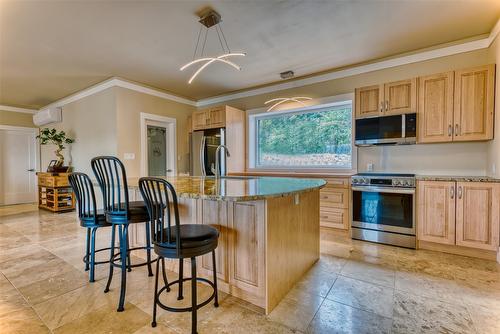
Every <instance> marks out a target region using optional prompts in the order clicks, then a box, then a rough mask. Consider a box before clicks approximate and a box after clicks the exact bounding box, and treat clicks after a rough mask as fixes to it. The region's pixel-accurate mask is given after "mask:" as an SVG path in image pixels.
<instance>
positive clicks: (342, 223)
mask: <svg viewBox="0 0 500 334" xmlns="http://www.w3.org/2000/svg"><path fill="white" fill-rule="evenodd" d="M325 180H326V181H327V184H326V186H325V187H324V188H323V189H321V191H320V196H319V199H320V215H319V218H320V226H322V227H332V228H337V229H342V230H348V229H349V204H350V201H349V198H350V197H349V196H350V190H349V178H328V179H325Z"/></svg>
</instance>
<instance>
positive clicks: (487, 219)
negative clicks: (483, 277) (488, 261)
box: [417, 181, 500, 251]
mask: <svg viewBox="0 0 500 334" xmlns="http://www.w3.org/2000/svg"><path fill="white" fill-rule="evenodd" d="M417 194H418V195H417V210H418V211H417V224H418V227H417V229H418V235H417V238H418V240H419V241H428V242H434V243H439V244H446V245H457V246H464V247H470V248H475V249H482V250H491V251H497V250H498V245H499V219H500V184H499V183H488V182H454V181H451V182H441V181H418V184H417Z"/></svg>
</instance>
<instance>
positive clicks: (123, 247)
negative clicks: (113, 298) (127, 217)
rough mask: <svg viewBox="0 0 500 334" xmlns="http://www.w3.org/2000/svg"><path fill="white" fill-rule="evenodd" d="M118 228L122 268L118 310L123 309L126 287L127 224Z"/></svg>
mask: <svg viewBox="0 0 500 334" xmlns="http://www.w3.org/2000/svg"><path fill="white" fill-rule="evenodd" d="M119 228H120V254H121V255H120V258H121V265H122V267H121V269H122V281H121V283H120V302H119V304H118V310H117V311H118V312H122V311H124V310H125V308H124V307H123V305H124V304H125V292H126V288H127V253H128V242H127V241H128V233H127V232H128V224H122V225H120V226H119Z"/></svg>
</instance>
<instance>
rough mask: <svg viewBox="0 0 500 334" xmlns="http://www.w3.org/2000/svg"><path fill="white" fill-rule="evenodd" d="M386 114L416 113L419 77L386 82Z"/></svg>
mask: <svg viewBox="0 0 500 334" xmlns="http://www.w3.org/2000/svg"><path fill="white" fill-rule="evenodd" d="M384 97H385V104H384V115H398V114H407V113H414V112H416V110H417V79H416V78H413V79H408V80H401V81H395V82H389V83H386V84H384Z"/></svg>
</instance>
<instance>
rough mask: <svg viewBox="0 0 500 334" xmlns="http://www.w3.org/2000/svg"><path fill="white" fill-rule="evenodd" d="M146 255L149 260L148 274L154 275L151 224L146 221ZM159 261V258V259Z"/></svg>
mask: <svg viewBox="0 0 500 334" xmlns="http://www.w3.org/2000/svg"><path fill="white" fill-rule="evenodd" d="M146 247H147V248H146V256H147V262H148V276H153V270H151V225H150V223H149V221H148V222H146ZM157 261H158V260H157Z"/></svg>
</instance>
